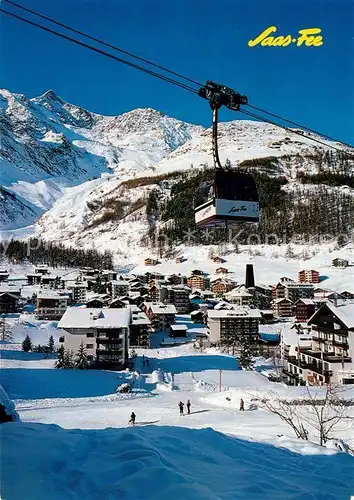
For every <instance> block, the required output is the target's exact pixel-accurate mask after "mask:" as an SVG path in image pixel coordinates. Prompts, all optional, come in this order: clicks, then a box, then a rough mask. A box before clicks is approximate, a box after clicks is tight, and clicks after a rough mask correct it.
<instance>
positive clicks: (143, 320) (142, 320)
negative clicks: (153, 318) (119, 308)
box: [130, 306, 150, 325]
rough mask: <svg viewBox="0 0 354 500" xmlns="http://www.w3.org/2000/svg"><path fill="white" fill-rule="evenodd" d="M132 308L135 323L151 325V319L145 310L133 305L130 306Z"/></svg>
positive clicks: (133, 322)
mask: <svg viewBox="0 0 354 500" xmlns="http://www.w3.org/2000/svg"><path fill="white" fill-rule="evenodd" d="M130 309H131V310H132V324H133V325H150V320H149V318H148V317H147V316H146V314H145V313H144V312H143V311H140V309H139V308H138V310H136V309H135V308H134V309H133V306H130Z"/></svg>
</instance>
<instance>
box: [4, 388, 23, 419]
mask: <svg viewBox="0 0 354 500" xmlns="http://www.w3.org/2000/svg"><path fill="white" fill-rule="evenodd" d="M0 405H1V406H3V408H4V409H5V413H6V415H7V416H9V417H12V420H19V419H20V417H19V416H18V413H17V412H16V410H15V405H14V404H13V402H12V401H11V399H9V397H8V395H7V394H6V392H5V390H4V388H3V386H2V385H0Z"/></svg>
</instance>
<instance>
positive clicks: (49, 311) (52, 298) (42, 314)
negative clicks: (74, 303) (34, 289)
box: [36, 290, 69, 320]
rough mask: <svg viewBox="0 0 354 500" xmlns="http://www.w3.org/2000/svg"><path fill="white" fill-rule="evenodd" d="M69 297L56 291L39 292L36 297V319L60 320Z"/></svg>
mask: <svg viewBox="0 0 354 500" xmlns="http://www.w3.org/2000/svg"><path fill="white" fill-rule="evenodd" d="M68 301H69V296H68V295H61V294H59V293H58V292H56V291H49V290H41V291H40V292H38V295H37V309H36V318H37V319H46V320H60V319H61V318H62V316H63V314H64V313H65V311H66V309H67V307H68Z"/></svg>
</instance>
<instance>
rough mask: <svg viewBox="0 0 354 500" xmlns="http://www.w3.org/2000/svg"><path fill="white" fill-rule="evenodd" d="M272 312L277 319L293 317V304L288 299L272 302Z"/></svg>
mask: <svg viewBox="0 0 354 500" xmlns="http://www.w3.org/2000/svg"><path fill="white" fill-rule="evenodd" d="M273 311H274V314H275V315H276V316H278V317H279V318H287V317H290V316H292V315H293V303H292V301H291V300H289V299H285V298H283V299H275V300H273Z"/></svg>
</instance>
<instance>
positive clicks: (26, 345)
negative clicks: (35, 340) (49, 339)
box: [22, 335, 32, 352]
mask: <svg viewBox="0 0 354 500" xmlns="http://www.w3.org/2000/svg"><path fill="white" fill-rule="evenodd" d="M22 350H23V351H25V352H29V351H32V341H31V339H30V337H29V336H28V335H27V336H26V338H25V340H24V341H23V342H22Z"/></svg>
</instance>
